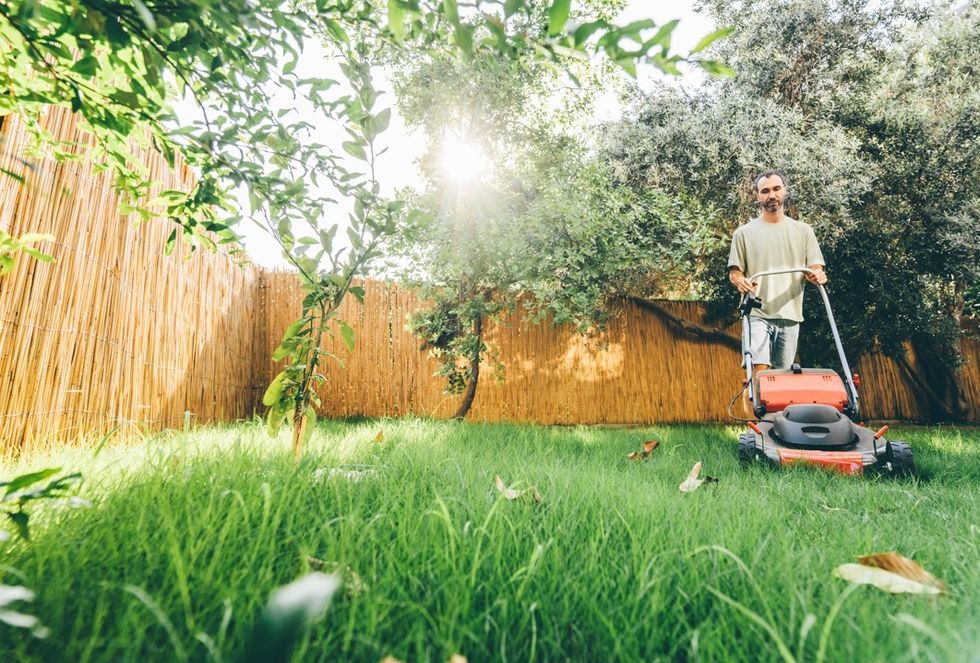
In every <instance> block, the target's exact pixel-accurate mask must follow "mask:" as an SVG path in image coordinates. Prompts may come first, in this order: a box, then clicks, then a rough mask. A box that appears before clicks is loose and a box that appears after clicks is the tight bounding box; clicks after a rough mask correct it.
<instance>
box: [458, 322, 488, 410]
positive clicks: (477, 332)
mask: <svg viewBox="0 0 980 663" xmlns="http://www.w3.org/2000/svg"><path fill="white" fill-rule="evenodd" d="M473 335H474V336H476V349H475V350H474V351H473V356H472V357H471V358H470V381H469V384H467V385H466V392H465V393H464V394H463V402H462V403H460V404H459V409H457V410H456V414H454V415H453V419H458V420H462V419H463V418H464V417H466V413H467V412H469V411H470V408H471V407H472V406H473V399H474V398H476V386H477V383H478V382H479V380H480V347H481V346H482V345H483V316H482V315H478V316H476V320H474V321H473Z"/></svg>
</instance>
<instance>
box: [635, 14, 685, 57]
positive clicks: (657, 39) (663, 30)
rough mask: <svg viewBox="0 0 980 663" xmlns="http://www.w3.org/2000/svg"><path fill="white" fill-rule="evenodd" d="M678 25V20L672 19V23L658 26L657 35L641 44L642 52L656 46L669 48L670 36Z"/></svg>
mask: <svg viewBox="0 0 980 663" xmlns="http://www.w3.org/2000/svg"><path fill="white" fill-rule="evenodd" d="M679 23H680V21H679V20H677V19H674V20H673V21H669V22H667V23H664V24H663V25H662V26H660V29H659V30H657V33H656V34H655V35H653V37H651V38H650V39H648V40H647V41H645V42H644V43H643V51H644V52H647V51H649V50H650V49H651V48H655V47H657V46H660V47H661V48H664V49H667V48H670V37H671V34H672V33H673V32H674V28H676V27H677V25H678V24H679Z"/></svg>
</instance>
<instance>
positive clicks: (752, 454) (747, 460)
mask: <svg viewBox="0 0 980 663" xmlns="http://www.w3.org/2000/svg"><path fill="white" fill-rule="evenodd" d="M761 455H762V454H761V452H760V451H759V447H757V446H756V444H755V433H742V434H741V435H739V436H738V461H739V462H740V463H741V464H742V465H744V466H748V465H751V464H752V463H754V462H756V461H758V460H759V459H760V457H761Z"/></svg>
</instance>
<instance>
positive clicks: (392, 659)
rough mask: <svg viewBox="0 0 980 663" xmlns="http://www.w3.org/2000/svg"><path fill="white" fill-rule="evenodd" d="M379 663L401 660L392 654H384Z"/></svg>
mask: <svg viewBox="0 0 980 663" xmlns="http://www.w3.org/2000/svg"><path fill="white" fill-rule="evenodd" d="M380 663H402V662H401V661H399V660H398V659H397V658H395V657H394V656H385V657H384V658H383V659H381V661H380Z"/></svg>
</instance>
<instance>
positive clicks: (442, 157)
mask: <svg viewBox="0 0 980 663" xmlns="http://www.w3.org/2000/svg"><path fill="white" fill-rule="evenodd" d="M439 164H440V166H441V167H442V170H443V172H444V173H445V174H446V175H447V176H448V177H450V178H452V179H454V180H456V181H457V182H472V181H474V180H477V179H479V178H480V176H481V175H483V173H484V172H485V171H486V170H487V166H488V160H487V155H486V154H485V153H484V152H483V150H482V149H481V148H480V146H479V145H478V144H476V143H475V142H473V141H470V140H466V139H464V138H460V137H459V136H455V135H451V134H450V135H448V136H446V138H445V140H444V141H443V144H442V148H441V149H440V151H439Z"/></svg>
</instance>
